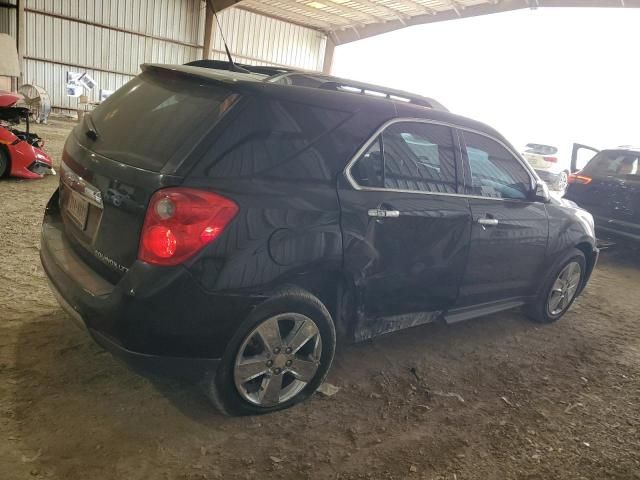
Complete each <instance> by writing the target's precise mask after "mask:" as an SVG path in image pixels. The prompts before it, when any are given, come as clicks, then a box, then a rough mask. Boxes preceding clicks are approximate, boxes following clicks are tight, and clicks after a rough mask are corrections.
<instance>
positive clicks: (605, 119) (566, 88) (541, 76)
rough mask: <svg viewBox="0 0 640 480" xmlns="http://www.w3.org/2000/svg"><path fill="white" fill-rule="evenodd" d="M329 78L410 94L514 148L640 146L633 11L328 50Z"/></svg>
mask: <svg viewBox="0 0 640 480" xmlns="http://www.w3.org/2000/svg"><path fill="white" fill-rule="evenodd" d="M332 74H334V75H337V76H341V77H347V78H352V79H354V80H361V81H366V82H369V83H375V84H380V85H385V86H388V87H393V88H399V89H402V90H407V91H410V92H415V93H418V94H422V95H425V96H428V97H433V98H435V99H437V100H438V101H439V102H440V103H442V104H444V105H445V106H446V107H447V108H448V109H449V110H451V111H452V112H455V113H458V114H460V115H464V116H467V117H471V118H474V119H476V120H480V121H482V122H485V123H487V124H489V125H491V126H492V127H494V128H496V129H497V130H499V131H500V132H501V133H502V134H503V135H505V136H506V137H507V139H508V140H509V141H510V142H511V143H513V144H514V145H515V146H516V147H520V146H523V145H525V144H526V143H529V142H535V143H549V144H552V145H553V144H556V145H558V146H560V147H561V148H563V149H565V148H566V149H569V150H570V148H571V145H572V144H573V143H574V142H577V143H583V144H586V145H590V146H593V147H597V148H606V147H611V146H617V145H623V144H635V145H640V121H639V120H640V9H631V8H629V9H604V8H598V9H595V8H539V9H536V10H529V9H527V10H518V11H514V12H506V13H499V14H494V15H486V16H482V17H475V18H467V19H459V20H453V21H446V22H439V23H432V24H427V25H420V26H415V27H409V28H405V29H402V30H397V31H395V32H390V33H386V34H384V35H380V36H377V37H372V38H368V39H364V40H360V41H357V42H353V43H350V44H346V45H341V46H339V47H337V48H336V51H335V53H334V60H333V68H332Z"/></svg>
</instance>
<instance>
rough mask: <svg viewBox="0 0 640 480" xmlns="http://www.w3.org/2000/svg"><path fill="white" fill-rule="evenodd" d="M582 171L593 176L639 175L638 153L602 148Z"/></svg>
mask: <svg viewBox="0 0 640 480" xmlns="http://www.w3.org/2000/svg"><path fill="white" fill-rule="evenodd" d="M583 172H584V173H585V174H586V175H591V176H594V177H608V176H617V175H640V153H639V152H631V151H628V150H604V151H602V152H600V153H599V154H597V155H596V156H595V157H593V159H592V160H591V161H590V162H589V163H588V164H587V166H586V167H585V168H584V170H583Z"/></svg>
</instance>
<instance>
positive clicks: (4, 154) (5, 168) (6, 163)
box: [0, 145, 9, 178]
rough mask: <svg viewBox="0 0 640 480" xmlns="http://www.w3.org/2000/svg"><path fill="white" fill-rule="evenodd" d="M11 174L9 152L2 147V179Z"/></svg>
mask: <svg viewBox="0 0 640 480" xmlns="http://www.w3.org/2000/svg"><path fill="white" fill-rule="evenodd" d="M7 173H9V155H8V154H7V151H6V150H5V149H4V148H3V147H2V146H1V145H0V178H2V177H4V176H6V175H7Z"/></svg>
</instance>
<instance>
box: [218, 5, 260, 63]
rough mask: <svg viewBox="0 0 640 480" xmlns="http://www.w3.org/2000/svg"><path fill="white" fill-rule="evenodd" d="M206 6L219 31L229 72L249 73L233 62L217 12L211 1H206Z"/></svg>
mask: <svg viewBox="0 0 640 480" xmlns="http://www.w3.org/2000/svg"><path fill="white" fill-rule="evenodd" d="M207 6H208V7H209V8H211V10H212V11H213V16H214V17H216V23H217V24H218V30H219V31H220V36H221V37H222V43H224V49H225V51H226V52H227V58H228V59H229V70H231V71H232V72H240V73H251V72H250V71H249V70H247V69H246V68H242V67H239V66H238V65H236V64H235V63H234V62H233V57H232V56H231V52H230V51H229V46H228V45H227V40H226V39H225V38H224V33H223V32H222V25H220V19H219V18H218V12H216V8H215V7H214V6H213V2H212V1H211V0H207Z"/></svg>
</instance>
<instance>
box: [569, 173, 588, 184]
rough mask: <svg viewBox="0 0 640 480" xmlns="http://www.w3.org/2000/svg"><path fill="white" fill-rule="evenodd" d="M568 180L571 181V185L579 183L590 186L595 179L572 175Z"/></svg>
mask: <svg viewBox="0 0 640 480" xmlns="http://www.w3.org/2000/svg"><path fill="white" fill-rule="evenodd" d="M568 180H569V183H579V184H581V185H589V184H590V183H591V182H592V181H593V178H591V177H586V176H584V175H578V174H575V173H572V174H571V175H569V179H568Z"/></svg>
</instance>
